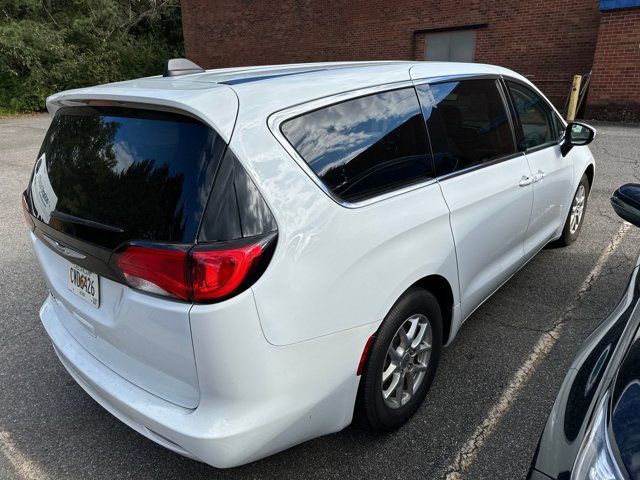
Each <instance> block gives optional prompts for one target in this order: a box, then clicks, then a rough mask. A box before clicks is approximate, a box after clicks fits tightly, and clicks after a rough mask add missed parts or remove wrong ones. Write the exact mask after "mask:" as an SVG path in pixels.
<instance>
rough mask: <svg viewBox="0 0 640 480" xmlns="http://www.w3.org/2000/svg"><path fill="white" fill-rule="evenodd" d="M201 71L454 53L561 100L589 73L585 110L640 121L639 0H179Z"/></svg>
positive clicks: (191, 54) (190, 52)
mask: <svg viewBox="0 0 640 480" xmlns="http://www.w3.org/2000/svg"><path fill="white" fill-rule="evenodd" d="M182 18H183V24H184V38H185V49H186V55H187V57H188V58H190V59H191V60H193V61H195V62H197V63H199V64H201V65H202V66H204V67H206V68H216V67H226V66H239V65H259V64H269V63H292V62H315V61H335V60H382V59H387V60H388V59H414V60H425V59H428V60H430V59H433V60H459V61H475V62H482V63H493V64H497V65H502V66H505V67H509V68H512V69H513V70H516V71H518V72H520V73H522V74H524V75H527V76H528V77H529V78H530V79H531V80H532V81H533V82H535V83H536V84H537V85H538V86H539V87H540V88H541V89H542V90H543V91H544V92H545V93H546V94H547V96H548V97H549V98H550V99H551V100H552V101H553V102H554V103H555V104H556V105H557V106H558V107H559V108H562V107H563V106H564V104H565V101H566V97H567V94H568V92H569V89H570V86H571V79H572V77H573V75H576V74H580V75H584V74H587V73H588V72H589V71H591V70H593V75H592V78H591V85H590V89H589V93H588V97H587V103H586V111H585V117H587V118H599V119H607V120H626V121H640V0H510V1H502V2H499V1H487V0H395V1H393V2H390V1H388V0H243V1H241V0H216V1H210V0H182Z"/></svg>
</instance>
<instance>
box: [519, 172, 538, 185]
mask: <svg viewBox="0 0 640 480" xmlns="http://www.w3.org/2000/svg"><path fill="white" fill-rule="evenodd" d="M533 182H535V180H534V179H533V178H532V177H527V176H526V175H523V176H522V178H521V179H520V183H518V186H520V187H527V186H529V185H531V184H532V183H533Z"/></svg>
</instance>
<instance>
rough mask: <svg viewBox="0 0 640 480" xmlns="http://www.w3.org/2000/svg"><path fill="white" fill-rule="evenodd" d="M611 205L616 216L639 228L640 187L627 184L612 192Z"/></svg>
mask: <svg viewBox="0 0 640 480" xmlns="http://www.w3.org/2000/svg"><path fill="white" fill-rule="evenodd" d="M611 205H613V209H614V210H615V211H616V213H617V214H618V216H619V217H620V218H622V219H623V220H626V221H627V222H630V223H633V224H634V225H635V226H636V227H640V185H639V184H637V183H628V184H626V185H623V186H621V187H620V188H619V189H618V190H616V191H615V192H613V196H612V197H611Z"/></svg>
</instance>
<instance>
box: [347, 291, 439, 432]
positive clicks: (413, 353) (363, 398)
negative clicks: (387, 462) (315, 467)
mask: <svg viewBox="0 0 640 480" xmlns="http://www.w3.org/2000/svg"><path fill="white" fill-rule="evenodd" d="M441 349H442V313H441V311H440V305H439V304H438V301H437V300H436V298H435V297H434V296H433V294H431V293H430V292H428V291H427V290H424V289H422V288H412V289H410V290H408V291H407V292H406V293H405V294H403V295H402V297H400V299H399V300H398V301H397V302H396V303H395V305H394V306H393V307H392V308H391V311H390V312H389V313H388V314H387V316H386V317H385V319H384V321H383V322H382V325H381V326H380V328H379V330H378V332H377V333H376V336H375V338H374V340H373V343H372V345H371V348H370V350H369V354H368V357H367V360H366V364H365V368H364V371H363V374H362V378H361V379H360V388H359V390H358V399H357V402H356V412H355V413H356V415H355V417H356V421H357V423H358V424H359V425H360V426H361V427H363V428H366V429H368V430H371V431H374V432H388V431H391V430H394V429H396V428H398V427H400V426H401V425H403V424H404V423H405V422H406V421H407V420H409V419H410V418H411V417H412V416H413V414H414V413H415V412H416V411H417V410H418V408H419V407H420V405H421V404H422V402H423V400H424V398H425V396H426V395H427V392H428V391H429V388H430V387H431V383H432V382H433V378H434V376H435V373H436V369H437V367H438V362H439V360H440V352H441Z"/></svg>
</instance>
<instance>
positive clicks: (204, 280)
mask: <svg viewBox="0 0 640 480" xmlns="http://www.w3.org/2000/svg"><path fill="white" fill-rule="evenodd" d="M262 250H263V246H262V244H260V243H258V244H256V245H248V246H246V247H240V248H232V249H229V250H206V249H202V250H201V249H199V247H195V248H194V249H193V250H192V251H191V252H189V258H188V260H187V276H188V278H189V280H190V283H191V289H192V292H193V300H194V301H196V302H207V301H210V300H215V299H217V298H222V297H226V296H227V295H230V294H231V293H233V292H234V291H235V290H236V289H237V288H238V287H239V286H240V285H241V284H242V282H244V280H245V279H246V278H247V274H248V273H249V271H250V270H251V267H252V266H253V264H254V262H256V261H257V260H258V259H259V258H260V255H261V254H262Z"/></svg>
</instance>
